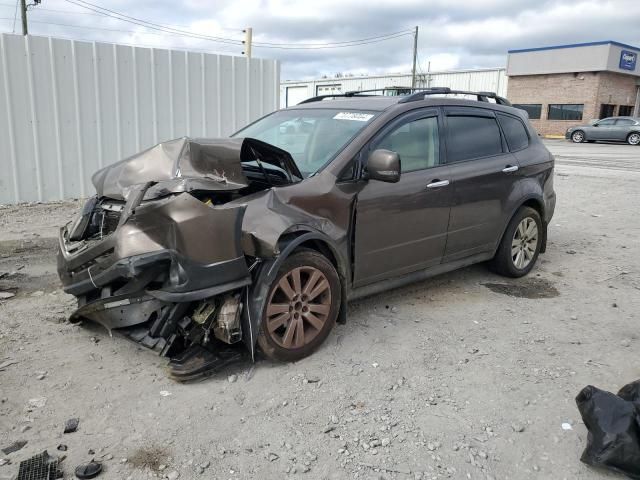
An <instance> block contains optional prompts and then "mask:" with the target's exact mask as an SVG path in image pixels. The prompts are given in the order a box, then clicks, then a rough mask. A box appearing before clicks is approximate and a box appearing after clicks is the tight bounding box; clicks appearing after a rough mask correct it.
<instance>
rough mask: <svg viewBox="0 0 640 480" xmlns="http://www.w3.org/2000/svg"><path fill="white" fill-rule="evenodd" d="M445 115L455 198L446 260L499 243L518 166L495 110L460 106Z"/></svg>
mask: <svg viewBox="0 0 640 480" xmlns="http://www.w3.org/2000/svg"><path fill="white" fill-rule="evenodd" d="M445 116H446V129H447V130H446V132H447V134H446V142H447V163H448V164H449V166H450V168H451V184H452V187H453V202H452V206H451V217H450V220H449V234H448V236H447V247H446V251H445V255H444V260H443V261H444V262H450V261H454V260H459V259H462V258H465V257H469V256H472V255H476V254H480V253H486V252H489V251H492V250H493V249H494V248H495V246H496V244H497V241H498V240H499V237H500V235H501V234H502V231H503V229H504V226H505V225H506V222H507V221H508V218H507V216H508V215H509V213H510V211H509V205H510V201H513V198H514V197H517V192H516V191H515V189H517V188H518V187H517V185H518V184H517V179H518V176H519V172H518V169H519V166H518V162H517V160H516V158H515V157H514V156H513V155H512V154H511V153H509V152H508V147H507V143H506V141H504V140H503V138H502V134H501V131H500V128H499V127H498V123H497V120H496V117H495V114H494V113H493V111H491V110H488V109H480V108H473V107H456V108H447V109H445ZM509 117H510V118H512V117H511V116H509ZM512 120H514V121H517V122H520V121H519V120H517V119H515V118H512ZM520 125H522V124H521V122H520ZM515 126H516V127H517V125H515ZM522 129H523V130H524V126H523V125H522ZM524 135H525V141H526V139H527V138H528V137H527V136H526V132H525V133H524Z"/></svg>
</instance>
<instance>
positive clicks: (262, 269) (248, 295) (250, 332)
mask: <svg viewBox="0 0 640 480" xmlns="http://www.w3.org/2000/svg"><path fill="white" fill-rule="evenodd" d="M289 233H290V232H289ZM309 240H320V241H322V242H324V243H325V244H326V245H328V246H329V248H330V249H331V250H332V253H333V254H334V255H335V257H336V259H337V262H338V269H337V270H338V275H339V276H340V277H341V282H340V283H341V284H342V304H341V305H340V313H339V315H338V321H340V322H341V323H344V320H345V319H346V299H347V282H346V278H347V277H346V275H345V273H346V272H344V270H345V267H344V265H345V263H344V260H343V258H342V256H341V255H340V254H339V253H338V252H339V250H338V249H337V248H336V247H335V245H334V243H333V241H332V240H331V239H330V238H329V237H327V236H326V235H325V234H323V233H321V232H317V231H312V232H307V233H303V234H302V235H298V236H296V237H293V238H290V239H288V240H287V243H286V244H285V246H284V248H282V250H281V251H280V254H279V255H278V256H277V257H273V258H269V259H264V260H258V262H259V263H258V264H254V265H255V266H254V268H253V269H255V270H256V272H255V274H254V275H253V283H252V284H251V285H249V286H247V287H245V288H244V291H243V297H244V304H245V308H244V309H243V312H242V319H241V322H242V331H243V341H244V343H245V345H246V346H247V348H248V349H249V351H250V352H251V359H252V360H253V361H255V349H256V348H255V346H256V342H257V341H258V332H259V331H260V324H261V323H262V312H263V310H264V306H265V303H266V301H267V295H268V294H269V287H270V286H271V284H272V283H273V281H274V280H275V277H276V275H277V274H278V270H279V269H280V267H281V266H282V264H283V263H284V261H285V260H286V259H287V258H288V257H289V255H291V253H292V252H293V251H294V250H295V249H296V248H297V247H299V246H300V245H302V244H303V243H304V242H307V241H309ZM253 269H250V271H251V270H253ZM252 273H253V272H252Z"/></svg>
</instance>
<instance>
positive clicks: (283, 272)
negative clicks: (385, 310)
mask: <svg viewBox="0 0 640 480" xmlns="http://www.w3.org/2000/svg"><path fill="white" fill-rule="evenodd" d="M341 300H342V299H341V288H340V278H339V277H338V273H337V272H336V269H335V268H334V267H333V265H332V264H331V262H329V261H328V260H327V259H326V258H325V257H324V256H323V255H321V254H319V253H318V252H316V251H314V250H309V249H301V250H298V251H297V252H295V253H293V254H292V255H291V256H290V257H289V258H287V259H286V260H285V261H284V263H283V264H282V267H280V270H279V271H278V274H277V276H276V278H275V280H274V282H273V284H272V285H271V288H270V289H269V295H268V297H267V302H266V305H265V308H264V311H263V312H262V325H261V328H260V334H259V335H258V346H259V347H260V350H262V352H263V353H264V354H265V355H266V356H267V357H269V358H271V359H273V360H279V361H283V362H293V361H297V360H300V359H302V358H304V357H306V356H308V355H310V354H311V353H313V351H314V350H315V349H316V348H318V347H319V346H320V345H321V344H322V342H324V340H325V339H326V338H327V337H328V336H329V333H330V332H331V329H332V328H333V326H334V325H335V323H336V318H337V317H338V312H339V310H340V302H341Z"/></svg>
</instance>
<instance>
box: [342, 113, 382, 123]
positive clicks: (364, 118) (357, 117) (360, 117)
mask: <svg viewBox="0 0 640 480" xmlns="http://www.w3.org/2000/svg"><path fill="white" fill-rule="evenodd" d="M371 117H373V114H372V113H360V112H340V113H337V114H336V115H335V116H334V117H333V119H334V120H354V121H356V122H368V121H369V120H371Z"/></svg>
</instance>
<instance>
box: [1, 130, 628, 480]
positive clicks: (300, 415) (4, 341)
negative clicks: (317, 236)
mask: <svg viewBox="0 0 640 480" xmlns="http://www.w3.org/2000/svg"><path fill="white" fill-rule="evenodd" d="M549 145H550V148H551V149H552V151H554V152H555V153H556V154H558V164H557V168H556V181H555V186H556V190H557V193H558V206H557V210H556V216H555V218H554V219H553V222H552V224H551V228H550V232H549V248H548V251H547V253H546V254H545V255H543V256H542V257H541V261H540V262H539V264H538V266H537V268H536V269H535V270H534V271H533V273H532V274H531V275H530V276H529V277H528V278H524V279H521V280H517V281H507V280H505V279H503V278H500V277H497V276H495V275H493V274H491V273H489V272H488V271H487V269H486V268H485V267H484V266H483V265H478V266H474V267H471V268H467V269H464V270H461V271H458V272H455V273H451V274H447V275H443V276H440V277H437V278H434V279H432V280H429V281H426V282H422V283H419V284H415V285H412V286H410V287H406V288H402V289H398V290H395V291H392V292H389V293H386V294H383V295H379V296H377V297H375V298H372V299H366V300H363V301H360V302H358V303H355V304H353V305H351V307H350V312H349V318H348V323H347V324H346V325H339V326H337V327H336V328H335V330H334V332H333V333H332V335H331V336H330V337H329V339H328V341H327V342H326V344H325V345H324V346H323V348H321V349H320V350H319V351H318V352H317V353H316V354H315V355H313V356H312V357H310V358H308V359H306V360H304V361H301V362H299V363H296V364H288V365H283V364H274V363H270V362H268V361H259V362H258V363H256V364H255V365H251V364H249V363H247V364H244V365H241V366H238V367H236V368H234V369H232V370H230V371H228V372H225V373H224V374H222V375H220V376H218V377H216V378H212V379H209V380H207V381H204V382H201V383H197V384H191V385H181V384H176V383H173V382H172V381H170V380H168V379H167V377H166V376H165V372H164V365H165V363H166V361H165V360H163V359H161V358H159V357H157V356H156V355H155V354H154V353H152V352H150V351H146V350H144V349H142V348H140V347H138V346H137V345H134V344H132V343H130V342H129V341H127V340H125V339H123V338H119V337H117V336H114V337H113V338H110V337H109V336H108V335H107V333H106V332H105V331H104V330H102V329H100V328H96V327H91V326H73V325H70V324H69V323H67V322H66V321H65V318H66V316H67V315H68V314H69V313H70V312H71V311H72V310H73V308H74V301H73V298H71V297H69V296H66V295H65V294H63V293H62V292H61V290H60V287H59V285H58V282H57V277H56V274H55V242H54V241H53V240H52V239H53V237H54V235H55V231H56V229H55V227H56V226H57V225H60V224H62V223H64V222H65V221H67V220H68V219H70V218H71V217H72V216H73V215H74V214H75V212H76V211H77V209H78V208H79V206H80V203H79V202H68V203H57V204H46V205H30V206H19V207H15V206H13V207H1V208H0V276H2V275H3V273H4V277H3V278H0V290H4V291H7V290H8V291H11V292H15V293H16V296H15V297H13V298H10V299H8V300H4V301H2V300H0V364H5V366H3V367H2V366H0V402H1V403H0V447H6V446H7V445H9V444H10V443H12V442H14V441H18V440H26V441H27V442H28V443H27V444H26V446H25V447H24V448H22V449H21V450H19V451H18V452H15V453H11V454H9V455H0V458H4V459H8V460H10V464H7V465H4V466H0V478H11V477H12V476H13V475H15V473H16V472H17V465H18V463H19V461H20V460H22V459H25V458H27V457H28V456H30V455H32V454H35V453H38V452H40V451H42V450H44V449H47V450H48V451H49V452H51V453H57V454H63V453H62V452H58V451H57V450H56V447H57V446H58V445H59V444H65V445H67V447H68V450H67V451H66V452H64V454H65V455H66V456H67V458H66V459H65V460H64V461H63V463H62V465H63V468H64V471H65V472H66V476H65V478H71V473H72V471H73V468H75V465H77V464H78V463H80V462H83V461H88V460H90V459H91V458H93V457H95V458H96V459H98V460H102V461H103V462H104V469H105V471H104V473H103V474H102V476H101V477H100V478H109V479H126V478H130V479H138V478H153V477H159V478H162V477H167V478H173V479H175V478H178V477H179V478H181V479H191V478H208V479H227V478H229V479H249V478H265V479H267V478H268V479H281V478H290V477H294V478H295V477H301V478H310V479H311V478H313V479H325V478H330V479H342V478H367V479H368V478H376V479H378V478H386V479H395V478H397V479H406V478H410V479H414V478H415V479H419V478H422V479H430V478H454V479H458V478H472V479H475V478H479V479H489V478H495V479H503V478H510V479H531V478H540V479H549V478H554V479H563V478H564V479H576V478H578V479H596V478H609V476H608V475H606V474H603V473H601V472H597V471H594V470H591V469H589V468H588V467H586V466H584V465H583V464H581V463H580V462H579V460H578V459H579V456H580V453H581V452H582V449H583V447H584V445H585V439H586V430H585V427H584V425H583V424H582V423H581V422H580V417H579V414H578V411H577V409H576V407H575V402H574V397H575V395H576V394H577V393H578V392H579V391H580V389H581V388H582V387H584V386H585V385H587V384H594V385H596V386H599V387H601V388H605V389H608V390H615V391H617V389H618V388H619V387H620V386H622V385H623V384H625V383H627V382H629V381H631V380H634V379H638V378H640V356H639V355H638V349H639V348H640V338H639V336H640V331H639V330H638V320H637V312H638V311H639V309H640V291H639V289H640V256H639V255H638V251H639V248H640V244H639V240H638V239H639V238H640V220H639V218H638V215H637V212H636V210H637V208H638V206H639V205H640V188H638V185H639V183H640V148H637V147H629V146H626V145H591V144H587V145H572V144H569V143H566V142H560V141H558V142H550V143H549ZM12 362H15V363H12ZM7 363H10V364H9V365H6V364H7ZM71 417H79V418H80V426H79V429H78V431H77V432H75V433H71V434H67V435H64V434H63V433H62V429H63V425H64V422H65V420H67V419H68V418H71ZM563 423H568V424H570V425H571V426H572V428H571V429H569V430H564V429H563V428H562V426H561V425H562V424H563ZM90 450H92V451H93V452H95V453H90Z"/></svg>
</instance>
